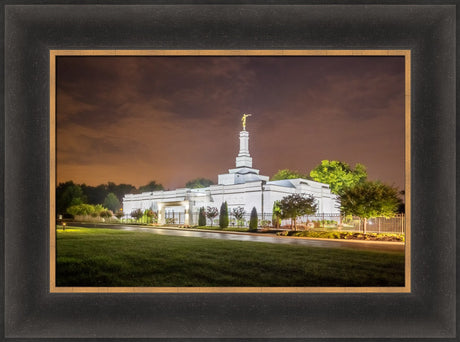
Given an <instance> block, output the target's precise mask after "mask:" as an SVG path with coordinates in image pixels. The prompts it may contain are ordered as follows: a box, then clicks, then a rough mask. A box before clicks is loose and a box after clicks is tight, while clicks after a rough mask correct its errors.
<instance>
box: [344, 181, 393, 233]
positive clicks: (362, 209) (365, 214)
mask: <svg viewBox="0 0 460 342" xmlns="http://www.w3.org/2000/svg"><path fill="white" fill-rule="evenodd" d="M398 195H399V193H398V190H397V189H396V188H394V187H392V186H389V185H386V184H384V183H382V182H380V181H365V182H361V183H358V184H355V185H354V186H352V187H348V188H345V189H344V191H342V193H341V194H340V195H339V199H338V201H339V203H340V209H341V211H342V212H343V213H344V214H345V215H355V216H358V217H359V218H360V219H362V220H363V221H364V224H363V232H364V233H366V230H367V220H368V219H369V218H372V217H380V216H383V217H392V216H394V215H395V214H396V212H397V210H398V207H399V204H400V199H399V197H398Z"/></svg>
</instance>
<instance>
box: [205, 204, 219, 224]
mask: <svg viewBox="0 0 460 342" xmlns="http://www.w3.org/2000/svg"><path fill="white" fill-rule="evenodd" d="M217 215H219V210H217V208H214V207H207V208H206V216H207V217H208V218H209V219H210V220H211V227H212V221H213V220H214V217H216V216H217Z"/></svg>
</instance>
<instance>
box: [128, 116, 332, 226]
mask: <svg viewBox="0 0 460 342" xmlns="http://www.w3.org/2000/svg"><path fill="white" fill-rule="evenodd" d="M243 118H244V117H243ZM244 119H245V118H244ZM245 123H246V122H245V120H243V130H242V131H241V132H240V137H239V138H240V150H239V153H238V156H237V157H236V161H235V168H233V169H229V170H228V173H225V174H220V175H218V184H217V185H211V186H209V187H207V188H198V189H189V188H181V189H176V190H168V191H153V192H144V193H142V194H127V195H125V196H124V198H123V212H124V213H126V214H127V215H129V214H130V213H131V212H133V211H134V210H136V209H141V210H146V209H152V210H153V211H156V212H158V223H160V224H164V223H165V219H166V217H174V218H176V219H175V223H179V224H184V225H196V224H198V212H199V209H200V207H205V208H206V207H208V206H210V207H215V208H217V209H220V206H221V204H222V203H223V202H224V201H226V202H227V205H228V211H229V213H231V212H232V209H233V208H236V207H243V208H244V209H245V211H246V213H248V214H249V213H250V212H251V210H252V208H253V207H255V208H256V210H257V213H258V217H259V219H262V220H264V219H265V220H271V215H272V209H273V202H275V201H278V200H281V199H282V198H283V197H285V196H288V195H291V194H294V193H298V194H306V195H313V196H314V198H315V199H316V201H317V204H318V212H317V214H318V215H321V214H338V213H339V210H338V208H337V202H336V195H334V194H332V193H331V190H330V188H329V185H328V184H323V183H318V182H314V181H311V180H307V179H302V178H297V179H285V180H277V181H269V177H268V176H262V175H260V174H259V170H257V169H254V168H253V167H252V157H251V155H250V154H249V132H248V131H246V125H245Z"/></svg>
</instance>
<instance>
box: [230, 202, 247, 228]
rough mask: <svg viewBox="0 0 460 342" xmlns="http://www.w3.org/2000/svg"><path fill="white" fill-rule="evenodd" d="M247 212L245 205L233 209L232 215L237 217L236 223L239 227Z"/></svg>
mask: <svg viewBox="0 0 460 342" xmlns="http://www.w3.org/2000/svg"><path fill="white" fill-rule="evenodd" d="M245 214H246V211H245V210H244V208H243V207H236V208H233V209H232V215H233V216H234V217H235V219H236V224H237V226H238V227H240V226H241V222H242V221H243V217H244V215H245Z"/></svg>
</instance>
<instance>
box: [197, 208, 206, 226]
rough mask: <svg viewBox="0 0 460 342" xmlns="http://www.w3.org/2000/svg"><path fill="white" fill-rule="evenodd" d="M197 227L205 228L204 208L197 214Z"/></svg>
mask: <svg viewBox="0 0 460 342" xmlns="http://www.w3.org/2000/svg"><path fill="white" fill-rule="evenodd" d="M198 225H199V226H200V227H203V226H206V211H205V209H204V207H201V208H200V213H199V214H198Z"/></svg>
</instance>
